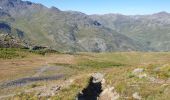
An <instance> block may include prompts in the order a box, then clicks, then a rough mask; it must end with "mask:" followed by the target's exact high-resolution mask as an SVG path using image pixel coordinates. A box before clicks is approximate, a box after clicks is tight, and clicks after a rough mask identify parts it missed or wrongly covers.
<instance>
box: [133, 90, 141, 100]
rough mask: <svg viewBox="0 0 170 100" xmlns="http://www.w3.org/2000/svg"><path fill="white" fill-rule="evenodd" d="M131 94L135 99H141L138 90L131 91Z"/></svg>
mask: <svg viewBox="0 0 170 100" xmlns="http://www.w3.org/2000/svg"><path fill="white" fill-rule="evenodd" d="M132 96H133V98H134V99H136V100H141V99H142V97H141V96H140V95H139V93H138V92H135V93H133V95H132Z"/></svg>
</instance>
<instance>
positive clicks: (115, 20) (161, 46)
mask: <svg viewBox="0 0 170 100" xmlns="http://www.w3.org/2000/svg"><path fill="white" fill-rule="evenodd" d="M91 18H93V19H95V20H97V21H99V22H100V23H101V24H102V25H104V26H106V27H108V28H111V29H113V30H116V31H118V32H120V33H122V34H124V35H126V36H128V37H130V38H133V39H134V40H135V41H138V42H140V43H141V44H143V45H144V46H145V47H149V48H150V50H156V51H169V50H170V14H169V13H167V12H160V13H156V14H152V15H134V16H126V15H121V14H106V15H92V16H91Z"/></svg>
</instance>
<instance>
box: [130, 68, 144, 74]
mask: <svg viewBox="0 0 170 100" xmlns="http://www.w3.org/2000/svg"><path fill="white" fill-rule="evenodd" d="M143 71H144V69H143V68H136V69H134V70H133V72H132V73H133V74H135V75H136V74H139V73H142V72H143Z"/></svg>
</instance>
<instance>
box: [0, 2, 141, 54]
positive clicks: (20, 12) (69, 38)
mask: <svg viewBox="0 0 170 100" xmlns="http://www.w3.org/2000/svg"><path fill="white" fill-rule="evenodd" d="M0 7H1V12H2V13H1V19H0V20H1V21H5V22H8V23H10V24H11V25H12V26H13V27H15V28H17V29H20V30H22V31H23V32H24V37H22V38H23V39H25V40H28V41H31V42H32V43H34V44H38V45H43V46H49V47H50V48H54V49H56V50H58V51H66V52H70V51H94V52H100V51H132V50H133V51H134V50H141V49H142V48H140V46H139V45H138V43H136V42H134V41H133V40H132V39H130V38H128V37H127V36H125V35H123V34H120V33H118V32H116V31H114V30H112V29H109V28H106V27H105V26H103V25H102V24H100V23H99V22H98V21H96V20H93V19H91V18H90V17H89V16H88V15H86V14H84V13H81V12H73V11H60V10H59V9H57V8H55V7H52V8H47V7H45V6H43V5H41V4H35V3H31V2H27V1H21V0H0Z"/></svg>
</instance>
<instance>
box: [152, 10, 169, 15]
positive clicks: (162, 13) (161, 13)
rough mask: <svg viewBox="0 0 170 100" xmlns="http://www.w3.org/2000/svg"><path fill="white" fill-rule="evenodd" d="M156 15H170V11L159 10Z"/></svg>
mask: <svg viewBox="0 0 170 100" xmlns="http://www.w3.org/2000/svg"><path fill="white" fill-rule="evenodd" d="M154 15H159V16H165V15H170V13H168V12H166V11H162V12H158V13H156V14H154Z"/></svg>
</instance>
